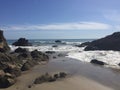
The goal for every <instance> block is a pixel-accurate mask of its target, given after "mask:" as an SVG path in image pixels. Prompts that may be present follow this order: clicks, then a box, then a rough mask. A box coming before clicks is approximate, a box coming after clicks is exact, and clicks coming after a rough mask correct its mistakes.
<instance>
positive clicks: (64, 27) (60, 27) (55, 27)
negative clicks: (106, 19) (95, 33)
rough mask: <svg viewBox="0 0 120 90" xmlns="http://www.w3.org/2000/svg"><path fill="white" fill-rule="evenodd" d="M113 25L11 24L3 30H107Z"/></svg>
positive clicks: (88, 23) (84, 23) (86, 23)
mask: <svg viewBox="0 0 120 90" xmlns="http://www.w3.org/2000/svg"><path fill="white" fill-rule="evenodd" d="M110 28H111V26H110V25H108V24H105V23H98V22H79V23H59V24H46V25H45V24H44V25H11V26H5V27H2V28H1V29H3V30H107V29H110Z"/></svg>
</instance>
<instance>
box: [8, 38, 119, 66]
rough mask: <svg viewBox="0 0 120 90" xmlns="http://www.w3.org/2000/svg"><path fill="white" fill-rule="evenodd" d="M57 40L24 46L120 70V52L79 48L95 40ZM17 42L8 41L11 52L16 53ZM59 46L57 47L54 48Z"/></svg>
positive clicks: (47, 40) (38, 41) (36, 42)
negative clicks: (95, 60)
mask: <svg viewBox="0 0 120 90" xmlns="http://www.w3.org/2000/svg"><path fill="white" fill-rule="evenodd" d="M55 40H56V39H31V40H29V42H30V43H32V44H33V45H32V46H24V47H22V48H26V49H28V50H29V51H33V50H36V49H37V50H38V51H42V52H45V51H56V52H67V56H66V57H69V58H73V59H76V60H80V61H82V62H90V61H91V60H92V59H97V60H99V61H103V62H105V63H106V64H107V65H106V66H108V67H112V68H120V66H119V63H120V51H112V50H108V51H104V50H103V51H99V50H96V51H84V48H85V47H77V46H76V45H79V44H81V43H83V42H88V41H89V42H91V41H93V40H94V39H61V43H56V42H55ZM15 41H16V40H7V42H8V44H9V46H10V48H11V51H14V50H15V49H16V48H18V47H16V46H13V45H12V43H13V42H15ZM54 45H57V47H53V46H54Z"/></svg>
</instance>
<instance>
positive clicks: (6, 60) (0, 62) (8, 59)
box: [0, 53, 17, 70]
mask: <svg viewBox="0 0 120 90" xmlns="http://www.w3.org/2000/svg"><path fill="white" fill-rule="evenodd" d="M16 61H17V58H15V57H14V56H12V55H10V54H6V53H0V69H2V70H4V69H5V68H7V67H8V66H9V64H11V65H15V64H16Z"/></svg>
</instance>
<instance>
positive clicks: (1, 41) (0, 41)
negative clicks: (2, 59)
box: [0, 30, 10, 52]
mask: <svg viewBox="0 0 120 90" xmlns="http://www.w3.org/2000/svg"><path fill="white" fill-rule="evenodd" d="M9 50H10V47H9V46H8V44H7V42H6V39H5V38H4V35H3V31H2V30H0V52H7V51H9Z"/></svg>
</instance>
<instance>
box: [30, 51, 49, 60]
mask: <svg viewBox="0 0 120 90" xmlns="http://www.w3.org/2000/svg"><path fill="white" fill-rule="evenodd" d="M31 56H32V58H33V60H36V61H38V62H39V61H48V59H49V58H48V56H47V55H46V54H44V53H42V52H40V51H38V50H34V51H32V52H31Z"/></svg>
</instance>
